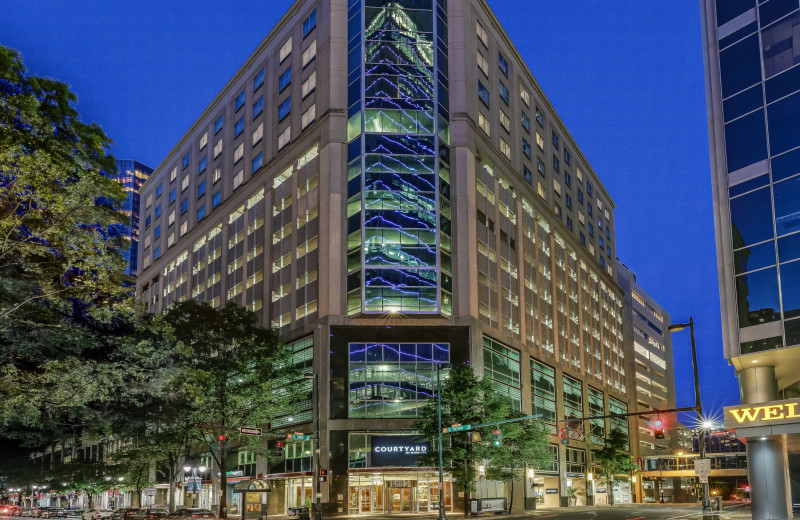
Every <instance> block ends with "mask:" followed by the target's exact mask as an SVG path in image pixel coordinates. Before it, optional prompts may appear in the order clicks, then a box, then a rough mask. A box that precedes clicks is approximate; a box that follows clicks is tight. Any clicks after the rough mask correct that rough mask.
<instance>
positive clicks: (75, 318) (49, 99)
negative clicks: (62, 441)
mask: <svg viewBox="0 0 800 520" xmlns="http://www.w3.org/2000/svg"><path fill="white" fill-rule="evenodd" d="M75 102H76V97H75V94H73V93H72V92H71V91H70V89H69V87H68V85H66V84H64V83H61V82H59V81H56V80H53V79H49V78H42V77H37V76H32V75H30V74H28V72H27V70H26V69H25V66H24V65H23V63H22V59H21V57H20V55H19V54H18V53H17V52H16V51H14V50H11V49H8V48H5V47H2V46H0V345H3V348H2V349H0V430H5V431H6V433H8V432H11V434H12V435H13V436H15V437H16V438H24V439H26V442H27V443H28V444H29V445H32V446H36V445H40V444H42V443H44V444H47V443H49V442H50V441H51V440H52V439H54V438H57V437H58V435H59V433H60V431H61V430H62V429H63V428H64V427H67V428H69V427H70V426H74V425H77V424H81V423H85V422H87V421H88V422H92V420H93V419H96V420H97V421H100V419H101V416H99V415H98V414H93V408H94V407H95V405H96V404H97V403H98V402H99V401H100V400H102V399H103V398H104V397H105V396H106V394H107V392H108V386H107V383H109V382H110V381H109V380H110V379H112V378H113V377H114V376H113V371H112V370H110V369H111V368H112V367H109V366H107V365H105V364H104V360H105V353H104V352H105V350H104V348H103V347H104V343H103V341H102V338H103V337H104V336H105V335H107V334H109V333H113V330H114V329H115V328H116V327H117V323H116V322H115V320H114V319H113V316H114V314H113V312H114V310H115V309H119V310H123V309H128V308H129V306H130V303H131V301H132V298H130V296H129V295H128V294H127V292H126V291H127V290H128V289H126V288H125V287H124V284H123V283H122V282H123V277H124V266H125V264H124V259H123V256H122V254H121V250H122V246H123V241H122V237H121V234H120V233H119V232H118V230H119V227H120V225H121V223H122V222H123V221H124V219H125V217H124V215H123V214H122V213H120V212H118V211H117V210H116V208H117V207H119V204H120V203H121V201H122V199H123V197H124V191H123V189H122V186H121V185H120V184H119V183H117V182H116V181H115V180H113V179H112V178H110V177H108V176H106V175H104V173H103V172H108V173H113V172H115V171H116V166H115V161H114V158H113V157H112V156H110V155H109V154H108V147H109V146H110V144H111V140H110V139H109V138H108V137H107V136H106V135H105V134H104V133H103V131H102V129H101V128H100V127H99V126H98V125H97V124H85V123H83V122H82V121H81V120H80V117H79V114H78V112H77V110H76V108H75ZM65 374H69V377H65Z"/></svg>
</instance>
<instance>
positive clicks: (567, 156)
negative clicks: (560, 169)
mask: <svg viewBox="0 0 800 520" xmlns="http://www.w3.org/2000/svg"><path fill="white" fill-rule="evenodd" d="M571 159H572V156H571V155H570V153H569V150H567V149H566V148H564V164H569V163H570V161H571Z"/></svg>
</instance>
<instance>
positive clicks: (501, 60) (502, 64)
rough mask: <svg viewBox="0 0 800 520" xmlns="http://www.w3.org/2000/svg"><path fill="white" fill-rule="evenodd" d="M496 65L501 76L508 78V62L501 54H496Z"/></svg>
mask: <svg viewBox="0 0 800 520" xmlns="http://www.w3.org/2000/svg"><path fill="white" fill-rule="evenodd" d="M497 63H498V64H499V65H500V70H502V71H503V75H504V76H505V77H508V61H507V60H506V59H505V57H504V56H503V55H502V53H499V52H498V53H497Z"/></svg>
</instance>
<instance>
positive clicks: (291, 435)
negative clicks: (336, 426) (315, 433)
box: [286, 433, 314, 441]
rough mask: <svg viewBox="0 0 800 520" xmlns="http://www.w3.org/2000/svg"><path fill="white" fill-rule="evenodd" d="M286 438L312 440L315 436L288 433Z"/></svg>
mask: <svg viewBox="0 0 800 520" xmlns="http://www.w3.org/2000/svg"><path fill="white" fill-rule="evenodd" d="M286 438H287V439H293V440H296V441H310V440H311V439H313V438H314V437H312V436H311V435H302V434H300V433H287V434H286Z"/></svg>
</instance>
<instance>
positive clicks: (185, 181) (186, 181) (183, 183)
mask: <svg viewBox="0 0 800 520" xmlns="http://www.w3.org/2000/svg"><path fill="white" fill-rule="evenodd" d="M188 187H189V176H188V175H187V176H186V177H184V178H183V180H182V181H181V191H183V190H185V189H186V188H188Z"/></svg>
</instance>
